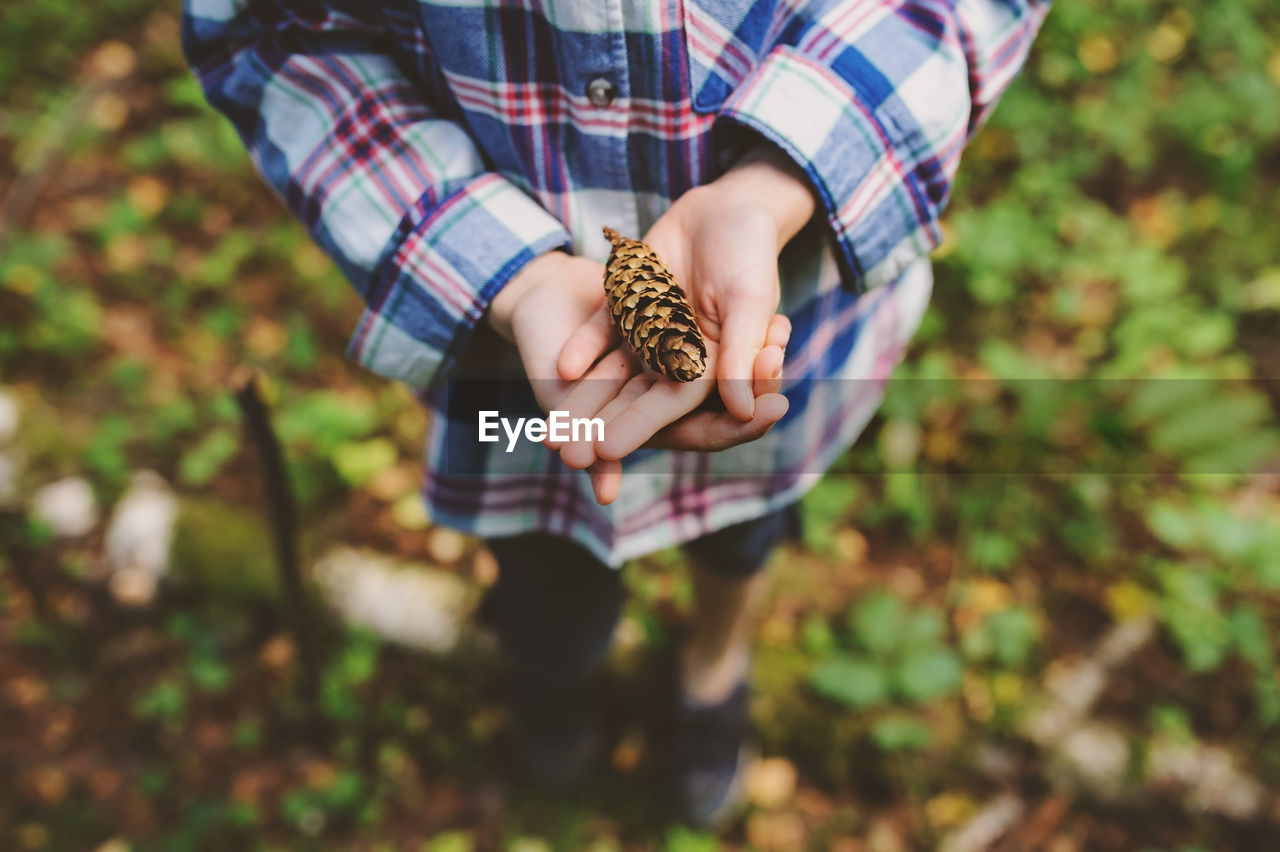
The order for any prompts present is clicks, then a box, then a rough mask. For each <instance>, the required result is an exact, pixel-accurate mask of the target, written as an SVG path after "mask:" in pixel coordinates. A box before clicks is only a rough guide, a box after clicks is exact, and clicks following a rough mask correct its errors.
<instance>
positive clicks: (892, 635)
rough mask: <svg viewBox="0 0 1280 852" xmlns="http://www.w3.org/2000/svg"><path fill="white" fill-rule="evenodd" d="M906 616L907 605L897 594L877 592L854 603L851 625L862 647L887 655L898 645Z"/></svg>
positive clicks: (877, 654) (874, 653) (850, 615)
mask: <svg viewBox="0 0 1280 852" xmlns="http://www.w3.org/2000/svg"><path fill="white" fill-rule="evenodd" d="M906 617H907V612H906V608H905V607H904V606H903V604H902V601H901V600H900V599H899V598H898V597H897V596H896V595H893V594H890V593H889V592H874V593H872V594H870V595H868V596H867V597H865V598H863V599H861V600H860V601H858V602H857V603H856V604H854V606H853V609H852V610H851V611H850V613H849V628H850V630H851V631H852V632H853V635H854V638H855V639H857V641H858V643H859V644H860V645H861V646H862V647H863V648H866V649H867V650H868V651H870V652H871V653H872V654H873V655H875V656H884V655H886V654H888V653H889V652H891V651H893V649H894V648H897V647H898V644H899V642H900V640H901V639H902V629H903V626H904V624H905V622H906Z"/></svg>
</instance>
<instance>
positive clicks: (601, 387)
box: [543, 347, 636, 467]
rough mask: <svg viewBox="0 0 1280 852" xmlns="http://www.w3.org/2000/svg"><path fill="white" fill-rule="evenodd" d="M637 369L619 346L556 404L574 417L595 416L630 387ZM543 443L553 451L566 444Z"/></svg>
mask: <svg viewBox="0 0 1280 852" xmlns="http://www.w3.org/2000/svg"><path fill="white" fill-rule="evenodd" d="M635 370H636V367H635V365H634V363H633V362H632V360H631V356H629V355H628V354H627V353H626V352H624V351H623V350H622V349H621V347H619V348H618V349H615V350H614V351H612V352H610V353H608V354H607V355H605V357H603V358H601V359H600V362H599V363H597V364H596V365H595V366H594V367H592V368H591V370H590V372H588V373H587V374H586V375H585V376H583V377H582V379H581V380H580V381H578V382H577V383H576V384H574V385H573V386H572V387H571V389H570V390H569V392H568V393H567V394H565V395H564V397H563V398H562V399H561V400H560V401H559V402H558V403H556V405H557V407H558V408H560V409H561V410H563V411H567V412H568V413H569V417H570V418H575V417H595V416H596V412H597V411H599V410H600V409H601V408H603V407H604V406H605V404H606V403H608V402H609V400H611V399H613V398H614V396H616V395H617V393H618V391H619V390H621V389H622V388H623V386H625V385H626V383H627V380H628V379H630V378H631V376H632V375H634V374H635ZM543 443H544V444H546V445H547V447H549V448H551V449H553V450H558V449H560V448H561V447H562V446H563V444H564V443H566V442H564V441H552V440H551V439H550V437H548V438H547V440H545V441H543ZM588 464H589V462H588ZM583 467H586V465H583Z"/></svg>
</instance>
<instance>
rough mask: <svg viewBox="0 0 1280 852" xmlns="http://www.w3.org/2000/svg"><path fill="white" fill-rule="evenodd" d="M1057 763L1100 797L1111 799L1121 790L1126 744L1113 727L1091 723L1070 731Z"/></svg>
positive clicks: (1127, 749)
mask: <svg viewBox="0 0 1280 852" xmlns="http://www.w3.org/2000/svg"><path fill="white" fill-rule="evenodd" d="M1057 757H1058V760H1059V761H1060V762H1061V764H1062V766H1063V768H1065V769H1066V770H1067V771H1068V772H1069V773H1070V774H1071V776H1072V780H1074V781H1075V782H1076V783H1079V784H1082V785H1084V786H1085V787H1087V788H1088V789H1089V791H1090V792H1092V793H1093V794H1095V795H1097V796H1099V797H1101V798H1104V799H1106V798H1114V797H1116V796H1118V795H1119V794H1120V793H1121V792H1122V790H1123V787H1124V781H1125V770H1126V768H1127V767H1128V765H1129V741H1128V739H1126V738H1125V735H1124V734H1123V733H1122V732H1121V731H1120V730H1119V729H1118V728H1116V727H1114V726H1112V725H1107V724H1103V723H1101V722H1092V723H1090V724H1086V725H1082V726H1081V727H1079V728H1077V729H1076V730H1074V731H1072V732H1071V733H1070V734H1069V735H1068V736H1067V737H1066V738H1065V739H1064V740H1063V741H1062V744H1061V746H1060V747H1059V749H1058V753H1057Z"/></svg>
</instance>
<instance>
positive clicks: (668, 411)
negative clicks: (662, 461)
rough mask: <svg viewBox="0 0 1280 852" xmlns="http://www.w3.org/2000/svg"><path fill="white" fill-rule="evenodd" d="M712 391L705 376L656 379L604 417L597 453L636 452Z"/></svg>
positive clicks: (613, 455)
mask: <svg viewBox="0 0 1280 852" xmlns="http://www.w3.org/2000/svg"><path fill="white" fill-rule="evenodd" d="M710 392H711V387H710V384H709V383H708V381H707V380H706V379H699V380H694V381H692V382H684V383H679V382H669V381H659V382H655V383H654V385H653V386H652V387H650V388H649V389H648V390H647V391H645V392H644V393H643V394H641V395H640V397H638V398H637V399H636V400H635V401H634V402H632V403H631V404H630V405H628V406H627V407H626V408H625V409H624V410H622V411H620V412H618V414H617V415H615V416H614V417H613V418H612V419H611V420H606V421H605V426H604V432H605V434H604V440H603V441H597V442H596V455H597V456H599V457H600V458H602V459H620V458H622V457H624V456H626V455H627V454H628V453H631V452H634V451H635V450H637V449H639V448H640V447H641V446H643V444H644V442H645V441H647V440H649V439H650V438H652V437H653V435H654V433H656V432H657V431H658V430H659V429H661V428H662V427H664V426H666V425H667V424H668V423H674V422H675V421H676V420H678V419H679V418H681V417H683V416H684V415H686V414H688V413H689V412H690V411H693V409H695V408H697V407H698V405H699V403H701V402H702V401H703V400H704V399H706V398H707V396H708V395H709V394H710ZM753 401H754V398H753Z"/></svg>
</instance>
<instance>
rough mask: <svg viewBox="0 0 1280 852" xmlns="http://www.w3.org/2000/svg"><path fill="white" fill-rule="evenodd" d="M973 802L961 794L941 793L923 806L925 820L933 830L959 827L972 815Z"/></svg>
mask: <svg viewBox="0 0 1280 852" xmlns="http://www.w3.org/2000/svg"><path fill="white" fill-rule="evenodd" d="M973 811H974V802H973V799H970V798H969V797H968V796H966V795H964V794H963V793H941V794H939V795H937V796H934V797H933V798H932V799H930V800H929V801H928V802H926V803H925V806H924V815H925V819H927V820H929V825H931V826H933V827H934V828H935V829H940V828H950V827H951V826H953V825H959V824H960V823H962V822H964V821H965V820H967V819H968V818H969V817H970V816H972V815H973Z"/></svg>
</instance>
